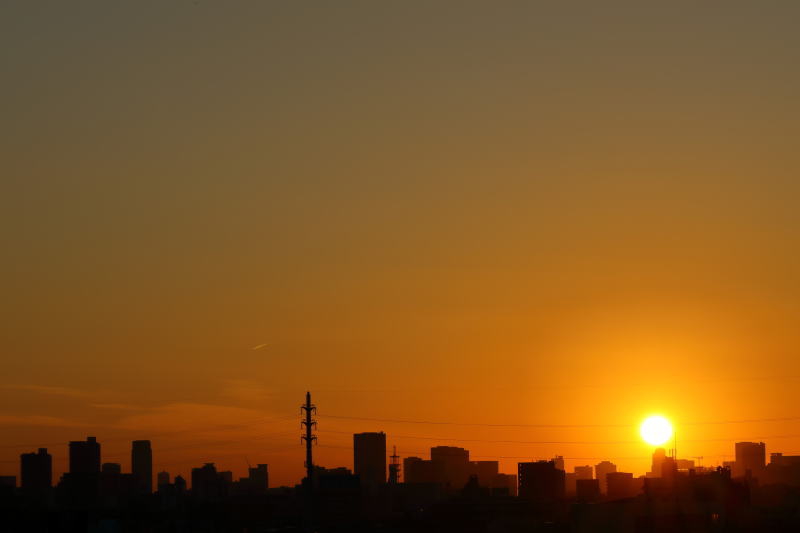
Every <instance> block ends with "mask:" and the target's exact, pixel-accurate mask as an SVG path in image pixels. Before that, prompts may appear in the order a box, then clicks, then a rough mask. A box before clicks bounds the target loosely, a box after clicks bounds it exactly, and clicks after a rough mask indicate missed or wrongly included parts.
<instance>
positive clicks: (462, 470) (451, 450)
mask: <svg viewBox="0 0 800 533" xmlns="http://www.w3.org/2000/svg"><path fill="white" fill-rule="evenodd" d="M431 461H433V462H436V463H439V464H440V465H442V466H441V471H442V473H443V475H444V479H443V484H444V486H445V487H446V488H447V489H449V490H461V489H462V488H464V485H466V484H467V481H468V480H469V476H470V462H469V450H465V449H464V448H458V447H456V446H434V447H432V448H431Z"/></svg>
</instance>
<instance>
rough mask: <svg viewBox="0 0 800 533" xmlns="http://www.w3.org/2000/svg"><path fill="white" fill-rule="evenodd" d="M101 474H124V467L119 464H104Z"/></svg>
mask: <svg viewBox="0 0 800 533" xmlns="http://www.w3.org/2000/svg"><path fill="white" fill-rule="evenodd" d="M100 473H102V474H105V475H109V474H122V465H121V464H119V463H103V466H102V467H101V468H100Z"/></svg>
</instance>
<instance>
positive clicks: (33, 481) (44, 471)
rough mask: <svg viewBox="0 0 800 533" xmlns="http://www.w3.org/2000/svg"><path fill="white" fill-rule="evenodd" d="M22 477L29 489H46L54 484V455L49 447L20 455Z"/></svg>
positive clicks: (25, 488)
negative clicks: (48, 449) (48, 451)
mask: <svg viewBox="0 0 800 533" xmlns="http://www.w3.org/2000/svg"><path fill="white" fill-rule="evenodd" d="M20 477H21V478H22V479H21V483H22V489H23V490H27V491H45V490H47V489H49V488H50V487H51V486H52V485H53V456H52V455H50V454H49V453H47V448H39V451H38V452H36V453H33V452H31V453H23V454H22V455H20Z"/></svg>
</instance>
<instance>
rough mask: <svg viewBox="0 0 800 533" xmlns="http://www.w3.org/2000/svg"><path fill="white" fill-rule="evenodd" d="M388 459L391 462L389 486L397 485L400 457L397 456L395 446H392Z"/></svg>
mask: <svg viewBox="0 0 800 533" xmlns="http://www.w3.org/2000/svg"><path fill="white" fill-rule="evenodd" d="M389 458H390V459H391V460H392V461H391V462H390V463H389V484H390V485H397V483H398V482H399V481H400V456H399V455H397V446H392V455H390V456H389Z"/></svg>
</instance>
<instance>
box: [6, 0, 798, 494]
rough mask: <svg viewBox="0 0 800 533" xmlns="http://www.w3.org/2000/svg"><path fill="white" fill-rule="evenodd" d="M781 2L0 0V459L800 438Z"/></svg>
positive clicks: (571, 452)
mask: <svg viewBox="0 0 800 533" xmlns="http://www.w3.org/2000/svg"><path fill="white" fill-rule="evenodd" d="M798 15H800V7H798V5H797V4H796V3H794V2H777V1H776V2H769V3H768V4H764V3H760V4H759V5H756V4H755V3H751V2H736V1H732V2H725V3H724V5H723V4H714V3H708V4H704V5H697V4H696V3H693V2H670V3H669V5H663V6H660V7H654V6H645V5H642V4H641V3H637V2H622V1H621V2H614V3H612V5H604V6H602V7H601V6H599V5H597V3H593V2H585V3H584V2H581V3H571V4H569V5H561V4H559V5H556V4H555V3H553V4H549V5H545V4H543V3H542V4H537V5H534V4H531V3H527V2H508V3H503V4H502V5H496V4H492V5H489V4H488V3H473V2H457V3H452V4H447V3H437V4H436V5H428V4H425V3H414V2H411V3H403V4H402V5H392V6H389V5H386V4H383V3H377V4H376V3H369V2H363V3H362V2H344V3H336V4H335V5H334V4H326V3H319V4H303V5H299V4H290V3H286V4H278V3H267V2H239V3H235V5H233V4H231V3H228V2H226V3H222V2H213V1H201V2H198V3H194V2H189V1H186V2H182V1H176V2H170V3H152V4H149V5H141V4H140V3H133V2H131V3H128V4H125V5H122V4H119V3H115V4H113V5H112V4H108V3H106V2H100V1H96V2H84V3H81V4H80V5H75V4H72V3H70V5H67V4H66V3H63V2H57V1H52V2H37V3H35V4H34V3H28V2H16V3H11V2H8V3H4V4H3V5H2V6H0V54H2V57H3V64H4V69H3V83H2V84H0V101H1V102H2V104H3V111H4V112H3V116H4V119H3V123H4V126H5V127H4V128H0V161H2V163H1V164H2V176H3V178H2V194H0V208H2V209H0V217H2V221H1V222H2V224H0V238H1V239H2V244H3V246H2V249H3V251H4V256H3V261H1V262H0V279H2V283H3V286H2V289H3V292H2V293H3V297H2V303H1V304H0V324H2V326H0V341H1V342H0V353H2V358H3V372H2V374H0V474H17V473H18V464H17V463H18V455H19V453H21V452H27V451H31V450H34V449H35V448H37V447H39V446H45V445H46V446H47V447H48V448H50V449H51V451H52V452H53V453H54V458H55V462H56V470H57V471H58V472H59V473H60V471H61V470H62V469H63V468H64V464H65V459H66V443H67V441H69V440H77V439H82V438H85V437H86V436H87V435H96V436H97V437H98V439H99V440H100V441H101V443H102V444H103V452H104V460H106V459H107V460H109V461H112V460H113V461H120V462H122V463H123V467H124V468H125V469H127V468H129V462H128V461H129V459H128V457H129V446H130V444H129V441H130V440H131V439H140V438H151V439H152V441H153V450H154V462H155V464H156V467H157V468H159V469H161V468H164V469H166V470H168V471H170V472H171V473H173V474H174V473H182V474H184V475H185V476H186V475H188V473H189V471H190V469H191V467H192V466H198V465H200V464H202V463H203V462H205V461H215V462H217V463H218V465H220V467H222V468H225V469H228V468H229V469H233V470H234V472H235V474H236V475H237V476H238V475H241V474H242V473H243V472H244V471H245V469H246V465H247V461H249V462H251V463H257V462H267V463H269V464H270V471H271V478H272V481H271V483H272V484H273V485H278V484H294V483H296V482H298V481H299V478H300V476H301V475H302V467H303V452H302V448H301V445H300V441H299V438H298V437H299V409H298V407H299V404H300V403H301V402H302V400H303V395H304V393H305V391H306V390H307V389H310V390H311V391H312V393H313V394H314V400H315V402H316V403H317V405H318V406H319V408H320V416H319V420H320V433H319V436H320V447H319V448H318V450H317V454H318V458H319V462H320V463H321V464H323V465H326V466H339V465H344V466H352V454H351V449H350V446H351V437H349V434H350V433H352V432H353V431H379V430H383V431H386V432H387V434H388V443H389V444H390V445H392V444H396V445H397V446H398V450H399V451H400V454H401V455H402V456H406V455H409V454H411V453H412V452H420V451H422V452H424V451H425V450H427V449H428V448H429V447H430V446H432V445H435V444H440V443H441V444H451V445H462V446H464V447H466V448H468V449H470V450H471V451H472V453H473V455H474V456H480V457H481V458H487V459H488V458H491V457H502V458H503V459H501V468H502V469H503V470H504V471H506V472H513V471H515V463H516V462H517V459H516V457H529V458H547V457H551V456H553V455H555V454H561V455H564V456H565V457H567V458H575V459H568V461H567V464H568V466H572V465H575V464H585V463H590V464H594V463H596V462H599V460H600V459H603V458H608V459H611V460H613V461H614V462H616V463H618V464H619V466H620V468H621V469H625V470H628V471H634V472H636V473H637V474H639V473H643V472H644V471H645V470H646V469H647V466H648V464H649V459H648V455H649V454H650V453H651V451H652V450H651V448H649V447H647V446H645V445H644V444H642V443H641V441H640V439H639V437H638V434H637V429H636V426H637V425H638V423H639V422H640V421H641V420H642V418H643V417H644V416H645V415H647V414H649V413H651V412H661V413H663V414H665V415H667V416H668V417H670V418H671V419H672V420H673V421H674V422H675V424H676V427H677V430H678V438H679V445H678V446H679V451H680V454H681V455H682V456H685V457H695V456H698V457H699V456H703V458H704V459H703V463H704V464H715V463H719V462H720V461H722V460H724V459H727V457H723V455H724V454H731V453H733V442H734V441H735V440H745V439H764V440H766V442H767V447H768V453H769V452H771V451H784V452H786V453H791V452H797V453H800V421H794V420H783V421H764V422H752V420H764V419H773V418H792V417H798V416H800V410H798V408H797V407H796V394H795V391H796V387H797V385H798V381H800V368H798V367H799V365H800V363H798V362H797V361H798V360H799V359H798V357H797V353H798V348H799V347H800V334H798V331H797V327H796V324H797V320H798V318H799V317H800V310H799V309H798V303H797V302H798V301H800V300H798V296H800V287H798V278H797V272H798V266H800V264H799V263H800V254H799V253H798V246H797V243H798V242H800V241H799V240H798V227H800V226H798V222H800V220H798V210H797V208H796V205H795V204H796V199H797V197H798V193H800V186H798V180H797V178H796V176H797V170H798V169H800V152H798V150H797V149H796V142H795V140H796V139H797V137H798V135H797V131H796V130H797V124H798V123H800V122H798V119H799V118H800V108H798V103H797V98H796V95H797V94H798V89H800V77H799V76H798V70H797V68H796V65H797V64H798V62H799V61H798V60H800V57H798V55H799V54H800V42H798V40H800V36H798V33H797V32H796V27H795V26H796V24H795V21H796V20H797V16H798ZM260 345H264V346H263V347H261V348H259V349H257V350H254V349H252V348H253V347H256V346H260ZM330 415H337V416H350V417H359V418H377V419H386V420H396V419H402V420H417V421H452V422H458V423H487V424H529V425H548V424H556V425H558V424H561V425H573V426H583V427H573V428H563V427H555V428H553V427H551V428H545V427H502V428H499V427H486V426H462V425H441V424H408V423H398V422H378V421H372V422H370V421H365V420H351V419H343V418H330ZM739 420H750V421H751V422H737V423H725V424H722V423H719V422H723V421H739ZM698 422H700V423H698ZM433 438H440V439H441V440H436V439H433ZM447 439H467V440H447ZM497 441H523V442H497ZM531 441H533V442H537V443H540V444H533V443H531ZM542 442H546V444H545V443H542ZM584 458H591V459H584ZM595 458H596V459H595Z"/></svg>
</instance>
